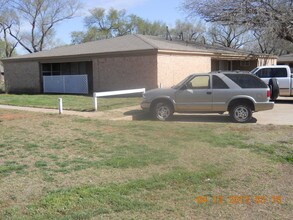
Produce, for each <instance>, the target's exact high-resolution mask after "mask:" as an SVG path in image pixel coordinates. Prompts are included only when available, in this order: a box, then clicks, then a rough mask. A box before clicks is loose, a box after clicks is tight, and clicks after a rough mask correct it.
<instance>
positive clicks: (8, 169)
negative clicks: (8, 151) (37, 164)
mask: <svg viewBox="0 0 293 220" xmlns="http://www.w3.org/2000/svg"><path fill="white" fill-rule="evenodd" d="M26 168H27V166H26V165H21V164H18V163H17V162H15V161H6V162H5V163H4V164H3V165H0V177H1V176H6V175H9V174H11V173H13V172H16V173H22V172H23V171H24V170H25V169H26Z"/></svg>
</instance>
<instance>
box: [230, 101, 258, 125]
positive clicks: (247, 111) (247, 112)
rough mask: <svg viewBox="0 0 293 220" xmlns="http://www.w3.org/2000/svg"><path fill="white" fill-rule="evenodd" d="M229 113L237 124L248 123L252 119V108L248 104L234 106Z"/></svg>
mask: <svg viewBox="0 0 293 220" xmlns="http://www.w3.org/2000/svg"><path fill="white" fill-rule="evenodd" d="M229 113H230V117H231V118H232V119H233V121H234V122H237V123H247V122H249V121H250V120H251V118H252V110H251V107H250V106H249V105H247V104H236V105H233V106H232V108H231V110H230V111H229Z"/></svg>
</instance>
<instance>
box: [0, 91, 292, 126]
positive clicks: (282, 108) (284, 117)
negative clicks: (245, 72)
mask: <svg viewBox="0 0 293 220" xmlns="http://www.w3.org/2000/svg"><path fill="white" fill-rule="evenodd" d="M0 109H11V110H21V111H33V112H43V113H49V114H54V113H56V114H58V110H56V109H43V108H30V107H17V106H8V105H0ZM64 115H75V116H81V117H87V118H96V119H103V120H104V119H105V120H115V121H116V120H118V121H119V120H152V118H151V117H150V115H149V114H146V113H144V112H143V111H142V110H141V109H140V107H139V106H132V107H126V108H121V109H114V110H110V111H103V112H77V111H66V110H65V111H64ZM172 121H173V122H191V123H192V122H193V123H196V122H213V123H231V119H230V117H229V115H228V114H227V113H226V114H223V115H219V114H177V113H175V114H174V117H173V119H172ZM251 123H257V124H263V125H267V124H274V125H293V97H289V98H283V97H282V98H279V99H278V101H276V103H275V106H274V109H272V110H269V111H261V112H256V113H254V114H253V119H252V120H251Z"/></svg>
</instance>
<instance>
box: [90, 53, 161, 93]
mask: <svg viewBox="0 0 293 220" xmlns="http://www.w3.org/2000/svg"><path fill="white" fill-rule="evenodd" d="M156 74H157V56H156V55H155V54H151V55H124V56H119V57H108V58H96V59H94V60H93V78H94V80H93V81H94V91H95V92H97V91H111V90H123V89H136V88H146V89H151V88H156V87H157V78H156Z"/></svg>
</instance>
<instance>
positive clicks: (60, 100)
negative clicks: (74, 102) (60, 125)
mask: <svg viewBox="0 0 293 220" xmlns="http://www.w3.org/2000/svg"><path fill="white" fill-rule="evenodd" d="M58 109H59V114H60V115H61V114H62V113H63V103H62V98H59V106H58Z"/></svg>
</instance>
